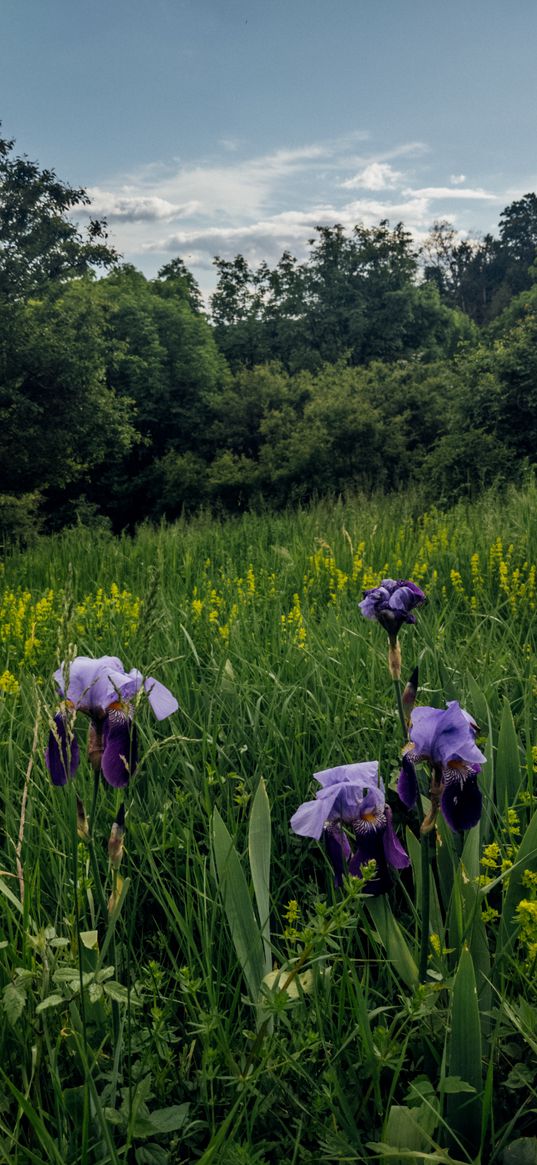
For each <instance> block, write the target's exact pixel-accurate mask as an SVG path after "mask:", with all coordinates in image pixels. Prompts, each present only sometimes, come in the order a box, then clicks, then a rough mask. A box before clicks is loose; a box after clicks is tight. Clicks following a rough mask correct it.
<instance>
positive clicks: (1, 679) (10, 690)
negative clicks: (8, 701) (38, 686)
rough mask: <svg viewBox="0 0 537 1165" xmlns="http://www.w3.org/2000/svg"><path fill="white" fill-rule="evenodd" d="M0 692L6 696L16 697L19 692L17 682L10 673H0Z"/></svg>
mask: <svg viewBox="0 0 537 1165" xmlns="http://www.w3.org/2000/svg"><path fill="white" fill-rule="evenodd" d="M0 692H2V693H4V694H5V695H8V696H18V694H19V692H20V684H19V681H18V680H16V679H15V676H14V675H13V674H12V672H10V671H7V670H6V671H4V672H2V675H1V676H0Z"/></svg>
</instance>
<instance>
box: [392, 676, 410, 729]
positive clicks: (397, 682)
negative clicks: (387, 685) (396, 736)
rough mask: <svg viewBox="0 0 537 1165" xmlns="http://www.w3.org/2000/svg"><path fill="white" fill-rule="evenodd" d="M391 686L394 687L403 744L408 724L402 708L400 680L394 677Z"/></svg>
mask: <svg viewBox="0 0 537 1165" xmlns="http://www.w3.org/2000/svg"><path fill="white" fill-rule="evenodd" d="M393 686H394V688H395V700H396V704H397V711H398V713H399V720H400V723H401V728H402V731H403V740H404V742H405V744H407V742H408V725H407V722H406V716H405V710H404V708H403V693H402V691H401V680H400V679H394V681H393Z"/></svg>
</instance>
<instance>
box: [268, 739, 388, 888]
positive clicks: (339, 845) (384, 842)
mask: <svg viewBox="0 0 537 1165" xmlns="http://www.w3.org/2000/svg"><path fill="white" fill-rule="evenodd" d="M315 778H316V780H317V781H318V782H319V784H320V785H321V788H320V789H319V791H318V793H317V794H316V797H315V800H314V801H305V802H304V804H303V805H300V807H299V808H298V809H297V811H296V813H294V814H293V816H292V818H291V829H292V830H293V831H294V832H295V833H298V834H299V835H300V836H301V837H315V838H317V839H320V838H323V839H324V843H325V846H326V850H327V853H328V857H329V859H330V862H331V864H332V867H333V870H334V875H335V883H336V886H341V883H342V881H343V874H344V873H345V870H348V872H349V874H354V875H356V876H357V877H361V872H362V867H363V866H364V865H365V864H366V863H367V862H370V861H372V860H374V861H375V862H376V866H377V873H376V876H375V877H374V878H373V879H372V881H370V882H368V883H367V887H368V891H369V893H371V894H381V893H383V891H384V890H387V889H388V886H389V884H390V878H389V871H388V867H389V866H392V867H394V868H395V869H403V868H404V867H405V866H408V865H409V861H410V859H409V857H408V855H407V854H406V853H405V851H404V849H403V847H402V845H401V844H400V843H399V841H398V840H397V836H396V834H395V830H394V828H393V822H392V814H391V809H390V808H389V806H388V805H387V804H386V799H385V796H384V785H383V783H382V780H381V779H380V777H379V772H378V764H377V762H376V761H365V762H363V763H361V764H353V765H339V766H338V767H337V768H335V769H325V770H324V771H323V772H320V773H315ZM345 827H347V829H348V831H349V832H350V833H351V834H352V835H353V837H354V849H353V848H352V846H351V843H350V841H349V837H348V835H347V831H346V829H345Z"/></svg>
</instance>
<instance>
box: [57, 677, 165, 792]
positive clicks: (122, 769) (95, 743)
mask: <svg viewBox="0 0 537 1165" xmlns="http://www.w3.org/2000/svg"><path fill="white" fill-rule="evenodd" d="M54 679H55V681H56V685H57V687H58V690H59V693H60V695H61V696H62V697H63V699H64V700H65V705H64V707H63V708H62V709H60V711H59V712H57V713H56V715H55V717H54V728H53V729H52V730H51V732H50V735H49V741H48V747H47V751H46V757H45V759H46V763H47V767H48V769H49V771H50V774H51V777H52V781H53V784H55V785H65V784H66V783H67V780H68V777H72V776H74V773H75V771H76V769H77V767H78V763H79V750H78V744H77V740H76V737H75V736H74V734H73V732H72V730H71V724H72V718H73V717H74V715H75V714H76V712H84V713H85V714H86V715H87V716H89V717H90V721H91V725H90V740H91V748H92V755H93V757H96V758H97V768H99V767H100V768H101V770H102V773H103V776H104V778H105V780H106V781H108V784H109V785H114V786H115V787H116V788H120V787H121V786H123V785H126V784H128V781H129V777H130V776H132V774H133V773H134V770H135V768H136V763H137V759H138V749H137V739H136V726H135V724H134V722H133V717H132V704H131V701H132V699H133V697H134V696H135V695H136V693H137V692H139V691H140V688H143V689H144V690H145V691H146V692H147V697H148V700H149V703H150V705H151V708H152V709H153V712H154V713H155V716H156V717H157V720H164V719H165V718H166V717H167V716H170V715H171V714H172V712H176V711H177V709H178V707H179V705H178V703H177V700H176V699H175V696H172V693H171V692H170V691H168V688H165V687H164V684H161V683H160V682H159V681H158V680H155V679H154V678H153V676H148V677H147V679H144V677H143V675H142V673H141V672H140V671H138V670H137V669H136V668H132V670H131V671H130V672H126V671H125V669H124V667H123V664H122V662H121V660H120V659H117V657H116V656H113V655H103V656H101V658H100V659H91V658H89V657H88V656H85V655H79V656H77V658H76V659H74V660H73V661H72V663H69V664H67V663H62V665H61V667H60V668H58V670H57V671H56V672H55V673H54Z"/></svg>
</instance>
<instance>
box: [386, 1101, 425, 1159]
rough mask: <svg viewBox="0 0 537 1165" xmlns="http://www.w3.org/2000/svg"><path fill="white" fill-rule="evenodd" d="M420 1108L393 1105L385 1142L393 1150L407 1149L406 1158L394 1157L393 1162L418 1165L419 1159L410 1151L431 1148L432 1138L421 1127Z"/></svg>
mask: <svg viewBox="0 0 537 1165" xmlns="http://www.w3.org/2000/svg"><path fill="white" fill-rule="evenodd" d="M418 1118H419V1108H406V1107H405V1106H404V1105H402V1104H392V1107H391V1109H390V1112H389V1116H388V1120H387V1121H386V1128H385V1130H384V1141H385V1142H386V1144H388V1145H389V1146H390V1148H393V1149H406V1150H407V1152H406V1153H405V1155H404V1157H398V1156H397V1155H394V1156H393V1157H390V1160H391V1161H393V1162H397V1163H398V1165H399V1162H401V1165H402V1162H405V1163H407V1165H418V1162H419V1158H418V1157H413V1156H412V1154H409V1153H408V1150H409V1149H418V1150H421V1151H422V1152H423V1151H425V1150H426V1149H428V1148H429V1146H430V1143H431V1142H430V1138H429V1137H428V1136H427V1135H426V1134H425V1133H424V1131H423V1129H422V1128H420V1125H419V1119H418Z"/></svg>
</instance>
